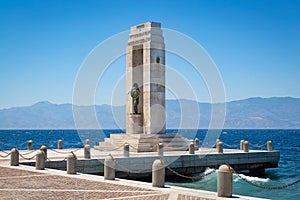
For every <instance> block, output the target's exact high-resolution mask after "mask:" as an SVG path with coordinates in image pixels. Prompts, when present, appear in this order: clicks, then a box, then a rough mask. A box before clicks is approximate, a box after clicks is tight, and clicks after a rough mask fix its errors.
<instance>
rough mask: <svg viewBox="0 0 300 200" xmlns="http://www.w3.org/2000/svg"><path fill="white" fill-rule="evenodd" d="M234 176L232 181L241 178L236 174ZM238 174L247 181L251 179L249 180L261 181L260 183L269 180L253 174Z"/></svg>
mask: <svg viewBox="0 0 300 200" xmlns="http://www.w3.org/2000/svg"><path fill="white" fill-rule="evenodd" d="M234 176H235V178H234V179H233V182H238V181H239V180H240V179H241V178H240V177H238V176H237V175H234ZM240 176H241V177H242V178H243V179H246V180H247V181H251V182H261V183H267V182H269V181H270V179H269V178H259V177H253V176H246V175H244V174H240Z"/></svg>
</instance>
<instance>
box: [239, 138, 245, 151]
mask: <svg viewBox="0 0 300 200" xmlns="http://www.w3.org/2000/svg"><path fill="white" fill-rule="evenodd" d="M244 141H245V140H241V141H240V150H243V148H244Z"/></svg>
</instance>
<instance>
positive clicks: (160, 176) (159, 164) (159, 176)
mask: <svg viewBox="0 0 300 200" xmlns="http://www.w3.org/2000/svg"><path fill="white" fill-rule="evenodd" d="M164 186H165V164H164V162H163V161H162V160H160V159H157V160H155V161H154V162H153V165H152V187H164Z"/></svg>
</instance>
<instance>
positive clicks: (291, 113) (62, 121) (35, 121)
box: [0, 97, 300, 129]
mask: <svg viewBox="0 0 300 200" xmlns="http://www.w3.org/2000/svg"><path fill="white" fill-rule="evenodd" d="M211 108H212V104H210V103H199V102H196V101H193V100H184V99H181V100H166V116H167V128H168V129H177V128H208V127H209V123H210V119H211ZM197 109H199V110H198V111H197ZM73 111H74V112H76V113H78V114H77V115H76V116H77V117H76V125H75V122H74V116H73ZM125 111H126V108H125V106H110V105H95V106H73V105H72V104H59V105H58V104H52V103H50V102H46V101H44V102H39V103H36V104H34V105H32V106H26V107H13V108H8V109H1V110H0V129H75V128H89V129H94V128H99V127H98V124H99V125H100V127H101V128H103V129H119V128H120V129H125V123H126V119H125V113H126V112H125ZM181 115H182V116H181ZM93 116H96V119H97V121H95V120H94V119H95V118H94V117H93ZM217 117H218V115H217ZM224 128H226V129H299V128H300V98H291V97H272V98H260V97H255V98H249V99H244V100H238V101H231V102H227V103H226V117H225V124H224Z"/></svg>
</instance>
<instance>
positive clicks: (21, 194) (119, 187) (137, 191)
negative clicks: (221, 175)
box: [0, 160, 256, 200]
mask: <svg viewBox="0 0 300 200" xmlns="http://www.w3.org/2000/svg"><path fill="white" fill-rule="evenodd" d="M235 197H236V198H238V199H249V200H251V199H253V200H255V199H256V198H252V197H240V196H235ZM0 199H21V200H22V199H43V200H44V199H56V200H57V199H120V200H121V199H131V200H135V199H141V200H148V199H149V200H150V199H151V200H156V199H161V200H164V199H170V200H176V199H178V200H185V199H189V200H198V199H203V200H211V199H230V198H218V197H217V195H216V193H214V192H208V191H202V190H192V189H186V188H180V187H174V186H166V187H165V188H153V187H152V186H151V183H145V182H138V181H130V180H125V179H116V180H114V181H108V180H104V179H103V177H102V176H96V175H88V174H77V175H69V174H66V172H65V171H60V170H53V169H45V170H35V168H34V167H30V166H23V165H20V166H17V167H11V166H9V162H8V161H7V160H6V161H5V160H2V161H0Z"/></svg>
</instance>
